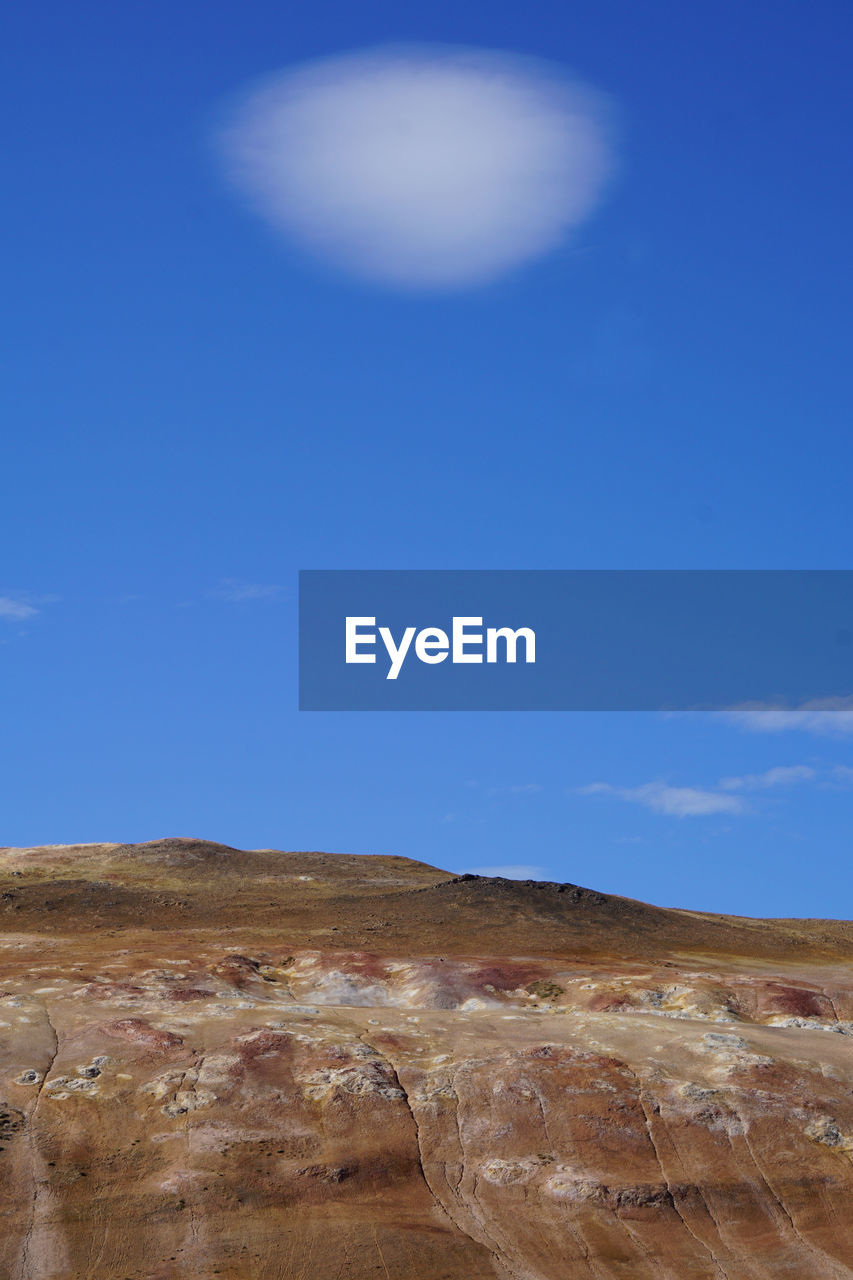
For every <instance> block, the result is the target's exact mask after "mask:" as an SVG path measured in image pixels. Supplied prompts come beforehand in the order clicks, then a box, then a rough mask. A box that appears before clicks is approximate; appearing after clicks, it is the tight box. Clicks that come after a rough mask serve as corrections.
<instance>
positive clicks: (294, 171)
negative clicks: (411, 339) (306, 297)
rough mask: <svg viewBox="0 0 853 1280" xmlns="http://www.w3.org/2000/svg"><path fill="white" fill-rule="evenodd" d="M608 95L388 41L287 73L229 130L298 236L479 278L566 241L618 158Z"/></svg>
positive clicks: (345, 258)
mask: <svg viewBox="0 0 853 1280" xmlns="http://www.w3.org/2000/svg"><path fill="white" fill-rule="evenodd" d="M608 113H609V109H608V107H607V106H606V104H605V102H604V99H603V98H602V97H601V96H600V95H598V94H596V93H593V92H592V91H590V90H588V89H586V88H584V87H581V86H579V85H576V84H573V83H571V82H570V81H568V80H567V79H566V78H565V77H564V76H562V75H561V74H560V73H559V72H558V71H556V70H555V69H554V68H551V67H548V66H547V65H545V64H541V63H539V62H537V61H534V60H528V59H523V58H518V57H511V56H509V55H506V54H498V53H493V52H489V51H484V50H477V49H456V48H442V47H435V46H412V47H405V48H391V49H377V50H370V51H367V52H363V53H357V54H350V55H347V56H343V57H338V58H331V59H327V60H324V61H322V62H317V63H312V64H309V65H307V66H303V67H298V68H296V69H293V70H285V71H283V72H281V73H279V74H278V75H277V76H274V77H272V78H271V79H269V80H267V81H266V82H265V83H264V84H262V85H261V86H260V87H256V88H254V89H253V90H252V91H250V92H249V93H248V94H247V95H246V96H244V98H243V99H242V100H241V101H240V102H239V103H238V105H237V106H236V108H235V109H234V110H233V112H232V116H231V119H230V122H229V123H228V124H227V126H226V127H225V128H224V129H223V130H222V132H221V134H220V138H219V142H220V145H221V148H222V151H223V154H224V157H225V161H226V166H227V172H228V175H229V177H230V178H231V179H232V181H233V182H234V183H235V184H236V185H237V186H238V187H240V188H241V189H242V191H243V193H244V194H245V195H246V196H248V198H249V200H250V202H251V203H252V205H253V206H254V208H255V209H256V210H257V211H258V212H259V213H260V214H261V215H262V216H263V217H264V218H266V219H267V221H269V222H270V223H272V225H273V226H274V227H275V228H276V229H277V230H279V231H282V232H284V233H285V235H286V236H288V237H289V238H290V239H292V240H294V241H296V242H297V243H298V244H300V245H302V246H304V247H307V248H308V249H310V250H311V251H313V252H315V253H318V254H320V255H321V256H324V257H327V258H329V259H331V260H332V261H333V262H334V263H336V264H337V265H339V266H342V267H344V268H346V269H348V270H350V271H353V272H355V273H356V274H358V275H361V276H364V277H368V278H372V279H377V280H380V281H382V282H384V283H386V284H391V285H396V286H402V287H405V288H422V289H443V288H458V287H465V286H471V285H477V284H481V283H483V282H485V281H488V280H492V279H494V278H496V277H497V276H500V275H502V274H504V273H505V272H507V271H509V270H511V269H512V268H514V267H516V266H518V265H520V264H522V263H525V262H528V261H530V260H532V259H534V258H537V257H539V256H540V255H541V254H543V253H546V252H547V251H548V250H550V249H552V248H554V247H555V246H556V245H557V244H559V243H560V242H561V241H562V240H563V239H564V238H565V236H566V235H567V234H568V233H569V232H570V231H572V230H573V229H574V228H575V227H577V226H578V224H579V223H581V222H582V221H583V219H584V218H586V217H587V216H588V215H589V214H590V213H591V211H592V209H593V208H594V207H595V205H596V203H597V202H598V199H599V197H600V194H601V191H602V188H603V186H604V184H605V181H606V179H607V177H608V175H609V173H610V170H611V167H612V160H611V148H610V143H609V128H608V126H607V116H608Z"/></svg>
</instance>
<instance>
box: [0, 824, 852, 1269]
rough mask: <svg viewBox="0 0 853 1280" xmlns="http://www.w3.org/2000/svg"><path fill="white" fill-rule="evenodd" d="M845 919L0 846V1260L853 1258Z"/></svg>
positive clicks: (240, 862) (477, 883) (109, 850)
mask: <svg viewBox="0 0 853 1280" xmlns="http://www.w3.org/2000/svg"><path fill="white" fill-rule="evenodd" d="M851 961H853V926H851V925H849V924H846V923H840V922H827V921H808V920H794V921H784V920H744V919H733V918H727V917H720V916H710V915H703V914H701V913H696V912H687V911H683V912H681V911H672V910H662V909H657V908H654V907H650V906H646V905H644V904H642V903H637V902H631V901H628V900H626V899H620V898H615V897H609V896H606V895H603V894H598V893H595V892H593V891H590V890H585V889H580V888H577V887H575V886H572V885H555V884H542V883H518V882H510V881H502V880H492V879H482V878H475V877H461V878H460V877H454V876H452V875H449V874H448V873H446V872H443V871H440V870H437V869H436V868H434V867H429V866H425V865H422V864H418V863H412V862H408V861H406V860H405V859H400V858H355V857H345V856H339V855H328V854H319V853H279V852H274V851H270V850H261V851H250V852H246V851H240V850H236V849H229V848H226V847H224V846H221V845H215V844H209V843H205V842H202V841H197V840H162V841H156V842H153V843H150V844H144V845H91V846H73V847H72V846H61V847H54V848H46V849H6V850H2V851H0V1032H2V1036H0V1046H2V1048H0V1054H1V1055H2V1056H0V1079H1V1080H2V1085H0V1148H2V1149H0V1180H1V1181H0V1185H2V1196H1V1197H0V1212H2V1229H0V1276H2V1277H4V1278H6V1277H8V1278H9V1280H84V1278H85V1280H173V1278H174V1280H184V1278H189V1277H194V1278H196V1277H197V1278H203V1280H212V1278H213V1277H221V1280H374V1278H375V1280H586V1278H587V1277H588V1278H589V1280H610V1278H611V1277H614V1278H615V1277H625V1278H626V1280H628V1278H630V1280H661V1278H663V1280H723V1278H728V1280H779V1278H780V1277H782V1278H784V1277H791V1280H823V1278H824V1277H825V1278H826V1280H836V1278H839V1280H840V1277H853V1214H851V1212H850V1205H851V1198H853V1168H851V1158H853V1052H851V1051H852V1050H853V969H851Z"/></svg>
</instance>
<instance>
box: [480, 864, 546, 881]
mask: <svg viewBox="0 0 853 1280" xmlns="http://www.w3.org/2000/svg"><path fill="white" fill-rule="evenodd" d="M544 871H545V868H544V867H540V866H536V865H535V864H533V863H527V862H508V863H500V864H498V865H497V866H489V867H465V868H463V870H462V871H461V872H459V874H460V875H474V876H502V877H503V879H504V880H540V879H541V878H542V875H543V873H544Z"/></svg>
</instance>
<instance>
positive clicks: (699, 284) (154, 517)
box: [0, 0, 853, 916]
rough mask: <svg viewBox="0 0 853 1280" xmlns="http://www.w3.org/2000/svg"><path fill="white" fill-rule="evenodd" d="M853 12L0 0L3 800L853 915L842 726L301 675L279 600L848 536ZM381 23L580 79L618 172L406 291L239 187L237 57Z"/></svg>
mask: <svg viewBox="0 0 853 1280" xmlns="http://www.w3.org/2000/svg"><path fill="white" fill-rule="evenodd" d="M851 36H853V11H851V9H850V7H849V5H848V4H846V3H841V2H840V0H839V2H838V3H829V2H823V3H818V4H816V5H813V6H808V7H806V6H803V5H801V4H799V3H793V2H787V0H781V2H780V0H775V2H774V3H772V4H771V3H762V2H756V3H752V4H750V5H748V6H744V5H742V4H735V3H729V2H726V0H722V2H721V0H715V2H714V3H713V4H712V3H705V2H704V0H699V2H697V3H695V4H691V5H682V4H675V3H660V2H659V0H651V2H650V3H648V4H644V5H636V4H634V3H630V2H629V0H596V3H594V4H593V3H578V4H574V5H572V6H555V5H553V4H544V3H532V4H529V5H527V6H525V7H524V10H523V12H522V9H521V7H520V6H518V5H509V4H503V3H490V4H488V5H486V4H474V3H464V4H458V3H457V4H454V5H450V4H444V3H434V2H431V3H430V4H429V5H426V4H420V3H417V0H415V2H414V3H412V4H409V5H407V6H405V7H401V6H399V5H398V4H394V5H391V4H374V5H371V6H368V7H367V8H366V9H365V7H363V6H353V5H349V4H347V5H345V4H342V3H325V4H320V5H317V4H312V5H306V4H301V3H299V2H298V0H297V2H296V3H294V4H292V5H289V6H287V7H283V6H281V5H278V4H276V5H273V4H271V3H266V2H265V0H259V2H258V3H255V4H253V5H252V6H250V7H248V8H247V7H246V6H238V5H236V4H233V3H228V4H226V3H206V4H205V5H203V6H202V5H200V4H195V3H187V4H184V5H181V6H178V7H177V8H176V7H175V6H174V5H166V4H165V3H163V2H161V0H149V3H146V4H145V5H138V4H127V5H122V6H115V5H108V4H106V3H101V2H93V0H90V2H88V3H86V4H84V5H80V6H74V7H73V8H72V7H69V6H67V5H60V4H58V3H46V4H44V5H42V6H39V7H38V8H37V9H32V10H31V11H27V10H25V9H24V8H22V7H20V6H19V7H18V9H17V11H16V12H14V13H11V14H9V15H7V16H6V18H5V19H4V38H3V40H2V54H0V57H2V61H3V74H2V79H0V84H2V93H3V95H4V97H5V99H6V101H5V102H4V107H3V109H4V118H5V119H6V120H7V122H10V123H11V129H8V130H7V133H8V135H9V136H8V140H7V143H6V145H5V148H4V173H5V176H6V182H7V195H6V198H5V199H4V201H3V206H2V212H0V218H2V222H3V227H2V231H3V244H4V247H5V257H6V262H5V268H4V301H5V305H4V307H3V313H2V326H3V334H2V348H3V353H4V360H3V364H4V373H3V379H2V389H0V396H2V421H3V424H4V426H3V434H2V464H0V466H1V467H2V470H0V474H1V475H2V504H0V522H2V547H3V557H2V569H0V679H2V705H3V708H4V727H5V733H4V737H3V767H2V773H0V788H2V792H3V815H4V823H3V833H2V837H0V838H2V839H3V841H4V842H5V843H8V844H35V843H43V842H44V843H47V842H64V841H78V840H79V841H85V840H123V841H130V840H139V839H146V838H155V837H158V836H161V835H166V834H193V835H203V836H207V837H209V838H212V839H217V840H222V841H225V842H228V843H233V844H238V845H243V846H261V845H266V846H276V847H285V848H320V849H331V850H339V851H350V852H356V853H386V852H393V853H400V854H405V855H408V856H411V857H415V858H422V859H425V860H427V861H430V862H434V863H437V864H439V865H442V866H446V867H450V868H453V869H471V868H477V867H534V868H537V870H536V871H535V872H532V873H531V874H537V875H539V874H541V875H543V876H546V877H548V878H555V879H560V880H571V881H575V882H579V883H584V884H588V885H593V886H595V887H597V888H601V889H605V890H609V891H613V892H618V893H624V894H627V895H631V896H637V897H642V898H644V899H647V900H651V901H656V902H659V903H663V904H669V905H684V906H690V907H696V908H699V907H705V908H709V909H718V910H730V911H736V912H742V913H745V914H797V915H836V916H838V915H846V916H850V915H851V913H853V901H851V898H853V872H851V870H850V859H849V830H850V818H851V807H853V779H851V777H850V776H849V775H847V774H845V772H844V770H845V769H850V767H851V766H853V750H851V745H853V733H847V732H845V729H847V728H848V727H849V726H847V725H845V724H843V723H841V722H835V724H828V723H827V722H825V721H823V722H822V721H820V720H817V721H816V720H814V719H812V720H807V719H800V720H798V721H794V722H793V723H789V724H788V725H786V726H783V727H777V730H776V731H774V732H758V731H755V728H754V726H749V725H745V724H743V723H737V722H733V721H726V720H723V719H721V718H717V717H714V718H711V717H707V716H704V717H702V716H697V717H693V718H690V717H673V718H666V717H656V716H647V715H639V714H634V715H622V716H619V715H598V716H593V715H571V714H556V713H555V714H550V715H548V714H530V715H515V714H514V715H509V714H506V715H501V714H497V713H492V714H488V715H485V714H484V715H474V714H471V715H466V714H454V715H440V714H435V715H429V714H422V715H414V714H397V715H382V714H373V715H356V714H349V715H333V714H315V715H311V714H309V713H303V714H301V715H300V714H299V713H298V712H297V711H296V709H295V708H296V661H295V659H296V654H295V598H296V573H297V570H298V569H300V568H325V567H329V568H335V567H339V568H398V567H399V568H410V567H411V568H574V567H578V568H587V567H589V568H605V567H619V568H656V567H662V568H690V567H695V568H716V567H722V568H848V567H850V554H849V542H850V535H849V532H848V529H849V519H848V510H849V492H850V471H851V461H853V442H851V433H850V426H849V424H850V421H851V408H853V406H851V399H853V392H851V384H850V380H849V376H848V365H849V353H848V346H849V337H848V335H849V284H848V281H849V267H850V262H849V257H850V250H849V228H850V225H851V196H853V176H851V169H850V160H849V155H850V147H849V136H850V122H851V121H850V114H851V113H850V99H849V69H848V65H847V62H848V59H847V50H848V49H849V47H850V39H851ZM399 42H416V43H417V42H431V43H436V42H438V43H440V44H446V45H465V46H475V47H478V48H485V49H492V50H497V51H500V52H503V53H504V54H507V55H524V56H533V57H544V58H547V59H550V60H551V62H552V63H554V64H556V65H557V66H558V67H562V68H564V69H565V70H567V71H568V72H570V73H572V74H573V75H575V76H577V77H579V78H580V79H581V80H582V81H584V82H585V83H586V84H588V85H590V86H592V87H593V88H594V89H595V90H597V91H598V92H599V93H601V94H603V95H605V96H606V97H607V99H609V101H610V103H611V108H612V111H613V115H614V118H615V137H616V141H615V143H614V147H615V152H616V173H615V176H614V178H613V179H612V181H611V182H610V184H609V186H608V187H607V189H606V191H605V192H604V193H603V196H602V198H601V199H600V202H599V203H598V206H597V208H596V209H595V210H594V211H593V212H592V213H591V214H590V215H589V216H588V217H587V218H586V220H585V221H584V222H583V223H582V225H580V226H579V227H577V228H576V229H575V231H574V233H573V234H572V235H571V236H570V237H569V238H568V239H567V240H566V241H565V242H564V243H562V244H561V245H558V246H557V247H556V248H555V249H553V250H552V251H551V252H549V253H547V254H545V255H544V256H542V257H541V258H539V259H538V260H536V261H532V262H529V263H527V264H525V265H523V266H521V267H519V268H518V269H517V270H514V271H509V272H507V273H506V274H502V275H499V276H498V277H497V278H494V279H492V280H490V281H488V282H486V283H484V284H480V285H478V286H476V287H467V288H457V289H450V290H431V291H424V290H412V289H404V288H396V287H393V286H392V287H389V286H388V284H387V283H382V282H380V281H371V280H369V279H361V278H358V277H356V276H353V275H351V274H348V273H347V272H346V271H344V270H342V269H340V268H338V267H337V266H335V265H334V264H333V263H331V262H327V261H323V260H320V261H317V260H315V259H313V258H312V257H311V256H310V255H308V254H306V253H305V252H304V251H303V250H302V249H301V248H300V247H299V245H298V244H295V243H293V242H291V241H288V240H287V239H285V238H283V237H282V236H281V235H279V234H277V232H276V230H275V229H274V228H273V227H271V226H270V225H269V224H268V223H267V222H265V221H264V219H263V218H261V217H258V216H257V214H256V212H254V211H253V210H252V209H251V208H249V207H247V206H246V203H245V201H243V200H241V199H240V198H239V194H238V193H237V192H235V190H234V189H233V188H232V187H231V186H230V185H229V183H228V182H227V181H226V179H225V177H224V176H223V172H222V164H221V162H220V157H219V156H218V154H217V148H216V144H215V141H214V137H215V134H216V131H217V129H218V128H219V127H220V123H221V119H222V116H223V112H224V111H225V112H227V110H228V106H227V104H228V103H230V102H232V101H233V99H234V95H235V94H239V93H241V92H242V91H243V90H244V89H245V87H246V86H247V85H249V84H251V83H252V82H253V81H255V80H256V79H257V78H258V77H261V76H266V75H269V74H270V73H272V72H276V71H278V70H280V69H282V68H287V67H291V66H296V65H298V64H300V63H302V62H304V61H306V60H311V59H316V58H325V57H330V56H333V55H338V54H344V53H349V52H353V51H358V50H361V49H365V48H371V47H373V46H376V45H384V44H388V43H392V44H396V43H399ZM779 769H784V770H792V769H793V770H795V771H797V772H795V773H790V772H789V773H787V774H781V775H780V774H774V775H769V771H771V770H779ZM770 777H772V779H773V780H772V781H770V780H768V779H769V778H770ZM726 779H728V780H729V783H726V784H725V785H723V783H722V780H726ZM733 779H734V780H737V779H740V780H741V781H740V782H735V783H734V784H732V783H731V780H733ZM744 779H746V781H743V780H744ZM590 788H594V789H593V790H590ZM697 794H698V795H699V796H700V797H701V796H706V797H710V799H706V800H702V799H701V798H700V799H699V800H697V799H696V798H695V797H696V795H697ZM721 796H722V797H724V798H725V797H728V801H729V802H728V803H727V802H726V800H725V799H724V800H723V801H720V800H719V797H721ZM714 797H717V800H715V799H714ZM732 798H734V800H735V803H731V801H732ZM697 810H698V811H697ZM540 869H541V870H540Z"/></svg>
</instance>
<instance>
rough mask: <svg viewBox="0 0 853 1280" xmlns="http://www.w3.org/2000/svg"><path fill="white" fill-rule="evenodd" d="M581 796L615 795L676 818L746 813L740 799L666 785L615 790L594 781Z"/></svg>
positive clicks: (608, 784) (607, 783) (617, 788)
mask: <svg viewBox="0 0 853 1280" xmlns="http://www.w3.org/2000/svg"><path fill="white" fill-rule="evenodd" d="M577 793H578V794H579V795H587V796H591V795H613V796H616V797H617V798H618V799H619V800H626V801H628V802H629V803H630V804H640V805H643V807H644V808H646V809H651V810H652V812H653V813H664V814H667V815H668V816H670V817H675V818H697V817H705V816H707V815H709V814H715V813H729V814H732V813H743V812H744V811H745V809H746V805H745V803H744V801H743V800H741V799H740V798H739V797H738V796H733V795H728V794H726V793H721V792H719V791H710V790H705V789H703V788H701V787H672V786H670V785H669V784H668V783H665V782H645V783H643V784H642V785H641V786H639V787H614V786H612V785H611V784H610V783H609V782H592V783H590V784H589V786H586V787H579V788H577Z"/></svg>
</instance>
